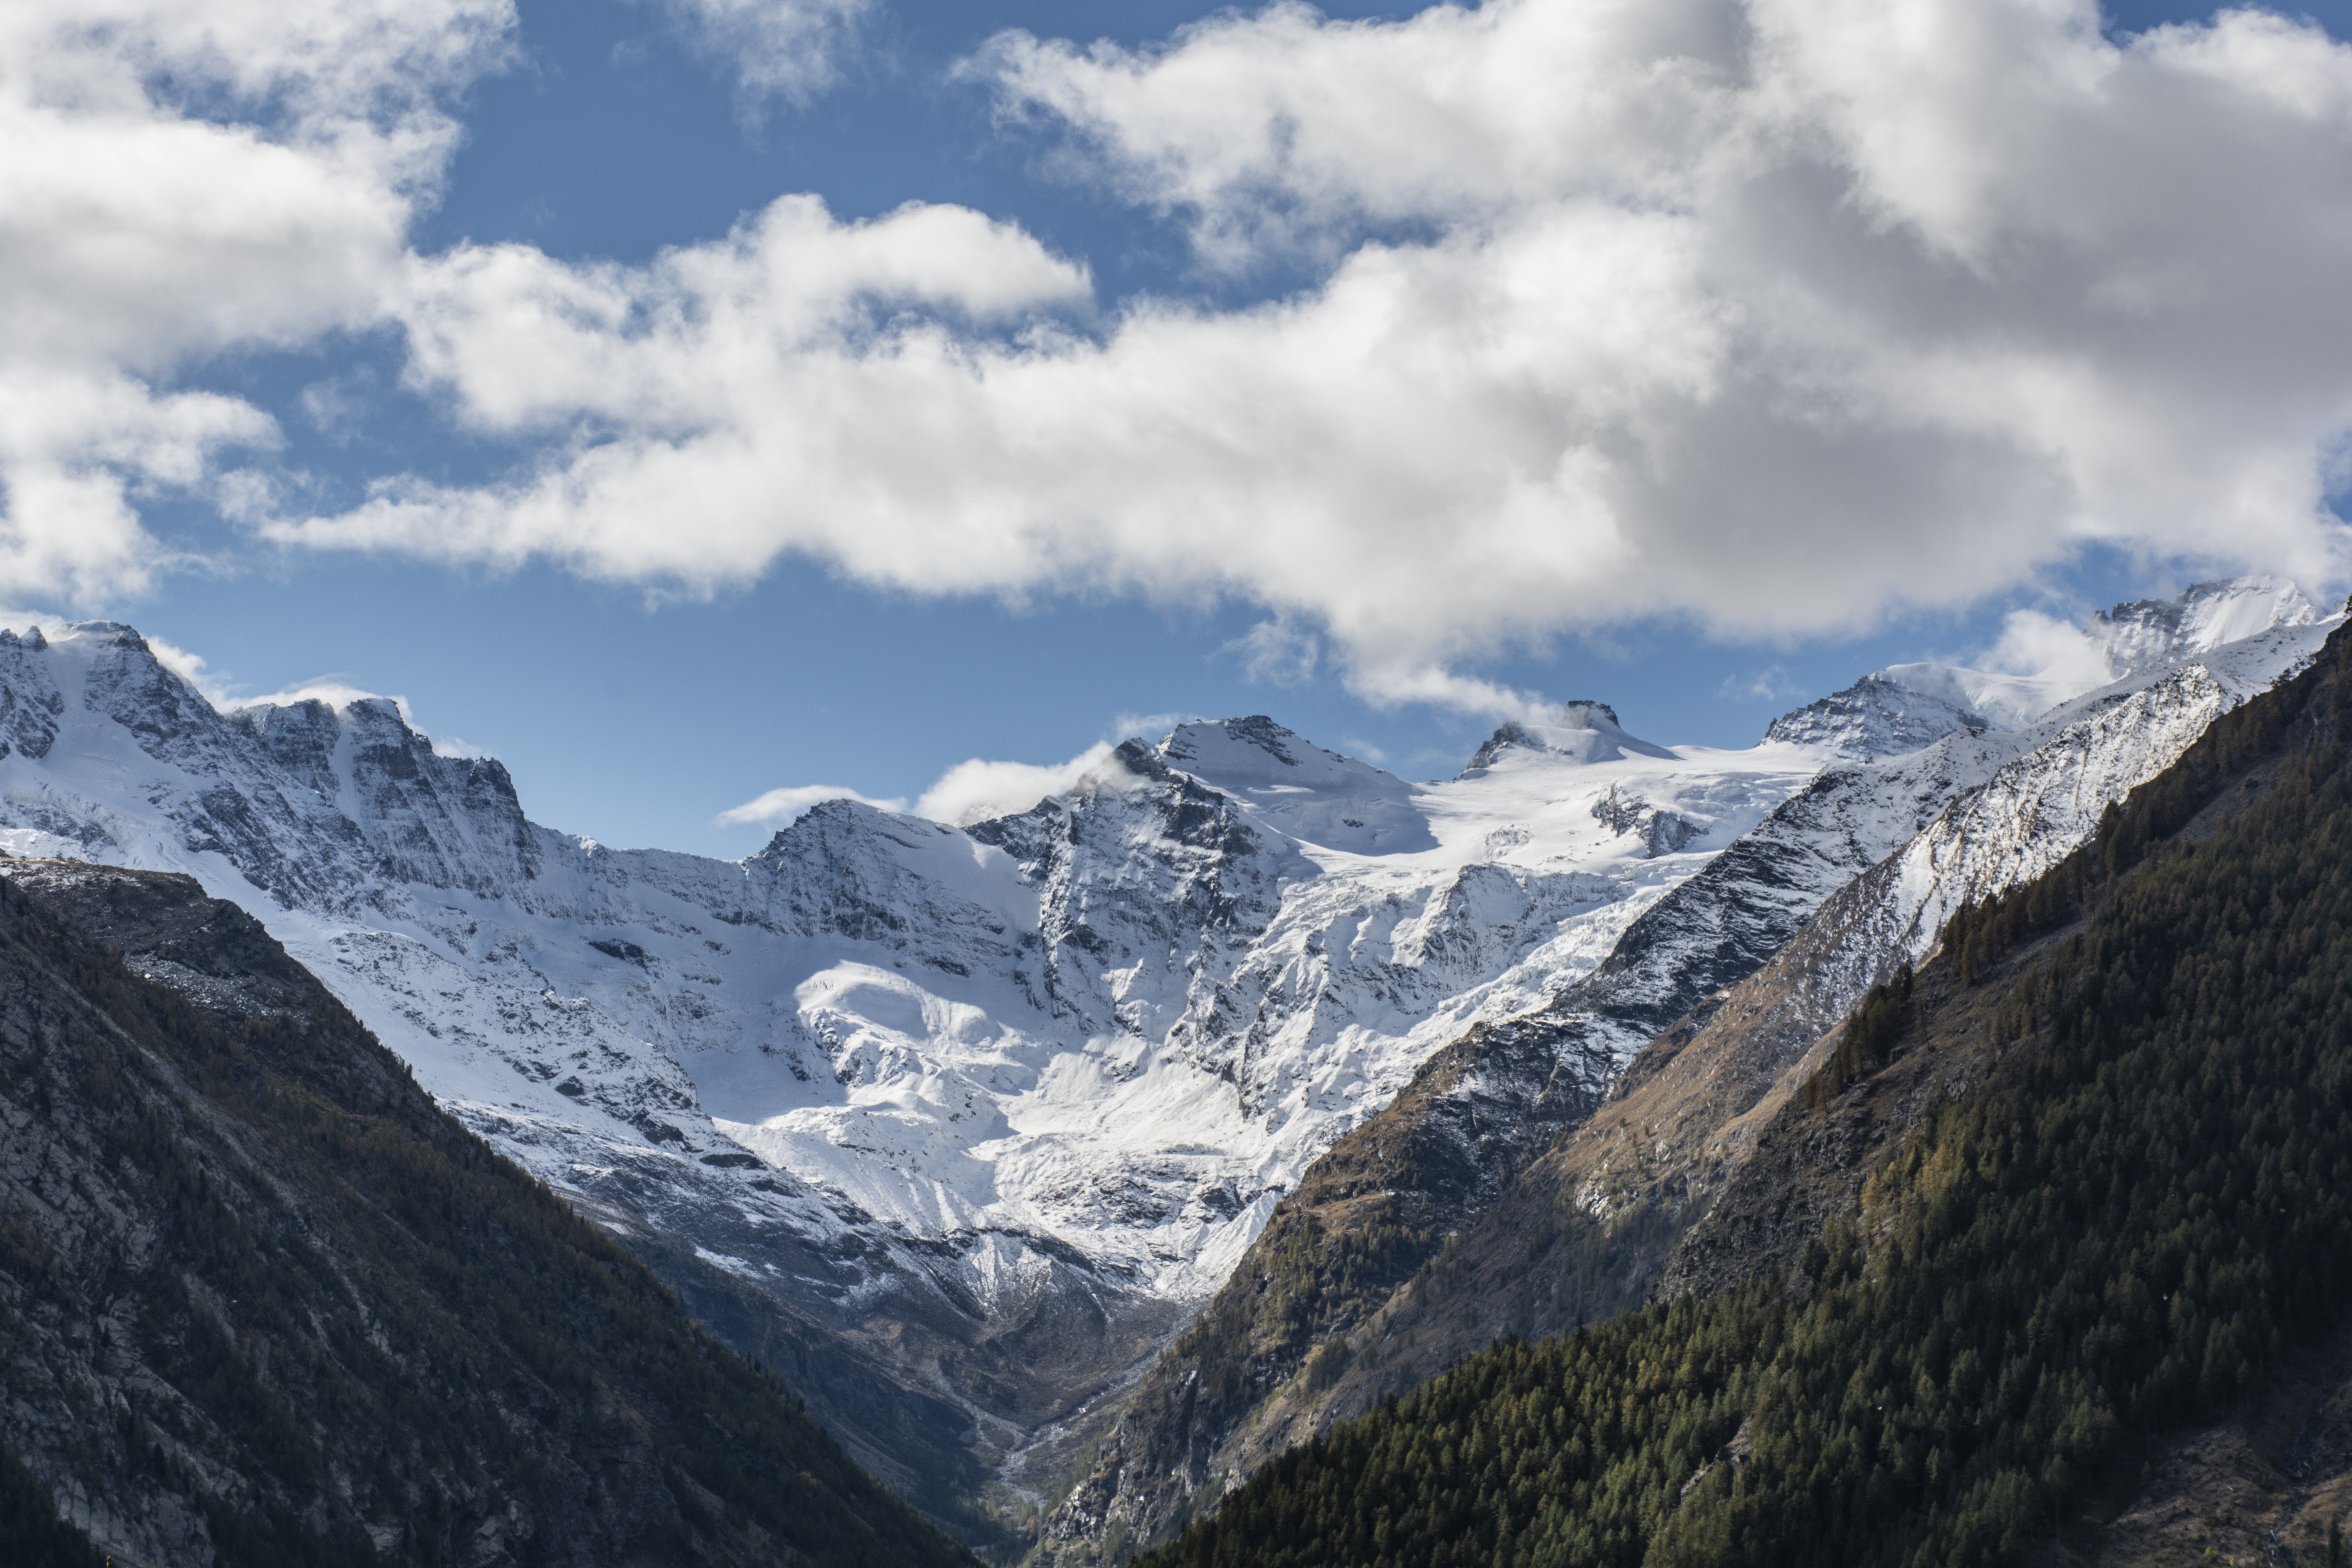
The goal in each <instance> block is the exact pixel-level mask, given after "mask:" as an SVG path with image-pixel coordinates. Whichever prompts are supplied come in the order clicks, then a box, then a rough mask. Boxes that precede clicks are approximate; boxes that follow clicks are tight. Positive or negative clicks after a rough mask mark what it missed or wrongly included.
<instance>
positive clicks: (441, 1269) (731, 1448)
mask: <svg viewBox="0 0 2352 1568" xmlns="http://www.w3.org/2000/svg"><path fill="white" fill-rule="evenodd" d="M5 871H6V873H7V874H6V875H5V876H0V1121H5V1128H6V1134H5V1166H0V1391H4V1392H5V1398H0V1446H5V1449H6V1450H7V1451H8V1453H9V1454H10V1455H11V1456H13V1459H12V1467H13V1466H14V1465H21V1467H22V1471H21V1472H20V1473H18V1474H17V1475H16V1477H15V1478H14V1479H7V1481H6V1484H7V1485H9V1486H10V1488H11V1495H12V1497H13V1496H16V1495H17V1494H19V1493H21V1492H22V1491H23V1486H22V1485H21V1484H19V1483H20V1482H22V1481H23V1480H24V1479H25V1477H26V1475H29V1477H30V1478H31V1483H30V1484H31V1485H32V1486H33V1487H34V1488H35V1489H37V1492H38V1493H39V1495H40V1497H41V1498H42V1500H44V1501H46V1502H47V1504H49V1505H50V1506H51V1508H52V1509H53V1510H54V1511H55V1512H57V1513H58V1514H60V1515H62V1517H63V1519H64V1520H65V1521H66V1522H67V1523H68V1524H69V1525H70V1526H71V1527H72V1528H73V1529H74V1530H75V1531H78V1532H79V1533H80V1534H82V1535H84V1536H86V1537H87V1538H88V1539H89V1541H90V1542H93V1543H94V1544H96V1545H97V1546H99V1547H100V1548H102V1549H103V1550H104V1551H106V1552H110V1553H111V1554H113V1555H114V1556H115V1557H116V1559H117V1560H118V1561H120V1562H123V1563H141V1564H147V1565H150V1568H164V1565H171V1568H180V1565H188V1568H197V1565H208V1564H212V1563H236V1564H240V1565H243V1564H278V1563H285V1564H300V1563H335V1564H348V1563H370V1562H384V1563H459V1562H462V1563H469V1564H482V1565H489V1564H499V1563H564V1564H578V1565H580V1568H589V1565H591V1564H594V1565H598V1568H603V1565H608V1564H624V1563H626V1564H635V1563H646V1564H652V1563H741V1564H753V1563H777V1564H782V1563H791V1564H796V1565H797V1564H814V1563H838V1564H843V1565H845V1568H846V1565H849V1564H860V1565H865V1564H871V1565H874V1568H882V1565H885V1564H908V1565H910V1568H911V1565H918V1564H922V1565H930V1564H936V1565H939V1568H949V1565H951V1564H954V1563H967V1562H970V1561H971V1559H970V1558H969V1557H968V1556H967V1555H966V1554H965V1553H964V1552H962V1551H961V1548H959V1547H957V1546H956V1545H954V1543H952V1542H950V1541H948V1540H947V1539H946V1538H945V1537H943V1536H941V1535H940V1534H939V1533H938V1532H937V1531H935V1530H934V1529H933V1528H932V1527H931V1526H930V1525H929V1524H928V1523H926V1522H925V1521H923V1520H922V1519H921V1518H920V1517H919V1515H917V1514H916V1513H915V1511H914V1510H912V1509H911V1508H909V1507H908V1505H907V1504H906V1503H904V1502H903V1501H901V1500H899V1499H898V1497H897V1496H895V1495H893V1494H892V1493H891V1492H889V1491H888V1490H887V1489H885V1488H884V1487H882V1486H881V1485H880V1484H879V1483H877V1481H875V1480H874V1479H872V1478H871V1477H869V1476H867V1475H866V1474H865V1473H863V1472H862V1471H860V1470H859V1469H858V1468H856V1466H855V1465H854V1464H852V1463H851V1462H850V1461H849V1460H848V1459H847V1458H845V1456H844V1454H843V1453H842V1451H841V1449H840V1448H839V1447H838V1446H837V1445H835V1443H834V1441H833V1440H832V1439H831V1438H830V1437H828V1436H826V1435H825V1434H824V1431H823V1430H822V1429H821V1428H820V1427H819V1426H817V1424H816V1422H815V1421H814V1419H813V1418H812V1417H811V1416H810V1415H808V1413H807V1412H806V1410H805V1409H804V1408H803V1405H802V1404H801V1402H800V1401H799V1400H798V1399H797V1398H795V1397H794V1396H793V1394H791V1393H790V1392H789V1391H788V1390H787V1389H786V1388H785V1387H784V1386H783V1384H782V1383H780V1382H779V1381H778V1380H777V1379H776V1378H775V1377H774V1376H773V1375H772V1374H771V1373H767V1372H765V1371H763V1370H761V1369H759V1368H756V1367H754V1366H753V1365H751V1363H746V1362H744V1361H742V1360H740V1359H739V1358H738V1357H737V1356H735V1355H734V1354H732V1353H731V1352H728V1351H726V1350H725V1349H723V1348H721V1347H720V1346H719V1343H718V1342H716V1341H714V1340H713V1339H711V1338H710V1336H709V1335H708V1334H706V1333H705V1332H703V1331H701V1330H700V1329H698V1328H697V1327H696V1326H695V1325H694V1324H692V1323H690V1322H688V1321H687V1320H686V1319H685V1318H684V1317H683V1316H682V1315H681V1314H680V1312H679V1311H678V1310H677V1305H676V1303H675V1300H673V1298H672V1297H671V1295H670V1293H669V1292H668V1290H667V1289H665V1288H664V1287H663V1286H661V1285H660V1284H659V1283H657V1282H656V1280H655V1279H654V1278H653V1276H652V1275H651V1274H650V1273H648V1272H647V1271H646V1268H644V1266H643V1265H641V1264H639V1263H638V1262H637V1261H636V1260H635V1259H634V1258H631V1257H630V1256H629V1255H628V1254H627V1253H626V1252H625V1251H624V1250H623V1249H622V1248H621V1247H619V1246H618V1245H616V1244H615V1243H614V1241H612V1240H611V1239H610V1238H608V1237H606V1236H604V1234H603V1233H602V1232H601V1231H599V1230H598V1229H597V1228H596V1227H595V1226H593V1225H591V1224H589V1223H588V1222H587V1221H585V1220H583V1219H582V1218H580V1217H579V1216H578V1215H574V1214H573V1213H572V1211H571V1210H570V1209H569V1208H567V1207H566V1206H565V1205H563V1204H562V1203H561V1202H560V1201H558V1200H557V1199H556V1198H555V1197H554V1196H553V1195H552V1194H550V1193H549V1192H548V1190H547V1189H546V1188H545V1187H544V1186H543V1185H542V1184H539V1183H537V1182H535V1181H534V1180H532V1179H531V1178H530V1176H528V1175H526V1174H525V1173H523V1172H522V1171H520V1170H519V1169H518V1168H516V1167H515V1166H513V1165H512V1164H510V1163H508V1162H506V1161H505V1160H502V1159H500V1158H499V1156H498V1155H496V1154H495V1153H493V1152H491V1151H490V1150H489V1148H488V1146H487V1145H485V1144H484V1143H483V1142H481V1141H480V1140H479V1139H478V1138H477V1137H475V1136H474V1135H473V1134H471V1133H469V1132H467V1131H465V1130H464V1129H463V1128H461V1127H460V1126H459V1125H458V1124H457V1122H456V1121H452V1120H451V1119H450V1118H449V1117H448V1116H446V1115H445V1114H444V1113H443V1112H441V1111H440V1110H437V1109H436V1107H435V1106H434V1104H433V1102H432V1100H430V1099H429V1098H428V1097H427V1096H426V1095H425V1092H424V1091H423V1090H422V1089H419V1088H418V1087H417V1086H416V1084H415V1081H414V1080H413V1079H411V1078H410V1076H409V1074H408V1072H407V1070H406V1069H405V1068H404V1067H403V1066H402V1065H401V1064H400V1063H399V1062H398V1061H397V1060H396V1059H395V1058H394V1057H393V1056H392V1055H391V1054H390V1053H389V1052H387V1051H385V1050H384V1049H383V1047H380V1046H379V1045H377V1044H376V1042H375V1041H374V1040H373V1038H372V1037H369V1036H368V1035H367V1033H366V1032H365V1031H364V1030H363V1029H362V1028H361V1027H360V1026H359V1025H358V1023H357V1022H356V1021H355V1020H354V1019H353V1018H352V1016H351V1015H350V1014H349V1013H348V1012H346V1011H345V1010H344V1009H343V1008H342V1007H341V1005H340V1004H338V1003H336V1002H335V1001H334V999H333V998H332V997H331V996H330V995H329V994H327V993H326V991H325V990H324V988H323V987H321V986H320V984H319V983H318V982H317V981H316V980H315V979H313V978H312V977H311V976H310V974H309V973H307V972H306V971H304V970H303V969H302V968H301V967H300V966H299V965H298V964H296V963H293V962H292V961H291V960H290V959H289V958H288V957H287V956H286V954H285V952H284V951H283V950H282V949H280V948H279V947H278V944H277V943H276V942H273V941H272V940H271V939H270V938H269V937H268V934H267V933H266V932H265V931H263V930H262V929H261V927H260V926H259V924H258V923H257V921H254V920H252V919H251V918H250V917H249V916H247V915H246V914H245V913H243V912H242V911H241V910H237V909H236V907H235V906H234V905H231V904H227V903H225V902H222V901H219V900H212V899H208V898H206V897H205V896H204V894H203V892H202V891H201V889H198V887H197V886H196V884H195V883H194V881H192V880H191V879H187V878H185V877H178V876H168V875H159V874H155V873H148V872H134V871H123V870H116V869H106V868H95V867H88V866H81V865H78V864H65V863H58V862H27V861H21V860H19V861H8V862H5ZM86 925H89V926H96V927H98V928H99V931H100V934H101V935H102V936H103V938H104V939H105V940H103V941H101V940H100V935H93V934H92V933H91V931H89V930H86V929H85V926H86ZM126 950H128V951H129V952H131V954H132V955H133V956H132V963H135V965H136V967H135V968H134V967H133V966H132V963H126V961H125V959H124V957H123V953H124V952H125V951H126ZM142 971H143V972H144V973H142ZM19 1500H21V1499H19ZM12 1506H13V1505H12Z"/></svg>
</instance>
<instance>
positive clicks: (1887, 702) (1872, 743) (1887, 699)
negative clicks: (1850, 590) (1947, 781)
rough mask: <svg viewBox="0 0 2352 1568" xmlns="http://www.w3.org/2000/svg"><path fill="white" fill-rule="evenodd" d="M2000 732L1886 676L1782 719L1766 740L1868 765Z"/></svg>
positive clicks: (1962, 707)
mask: <svg viewBox="0 0 2352 1568" xmlns="http://www.w3.org/2000/svg"><path fill="white" fill-rule="evenodd" d="M1998 728H2000V726H1999V725H1996V724H1995V723H1994V722H1993V721H1991V720H1990V719H1988V718H1986V717H1985V716H1984V715H1983V714H1981V713H1979V712H1978V711H1977V710H1975V709H1974V708H1972V707H1969V706H1968V705H1967V704H1966V703H1963V702H1954V701H1952V700H1949V699H1948V698H1946V697H1943V696H1941V695H1938V694H1936V693H1932V692H1919V691H1914V690H1912V689H1909V688H1908V687H1906V686H1903V685H1901V684H1900V683H1898V682H1897V681H1896V680H1895V679H1894V678H1893V677H1891V676H1889V675H1887V674H1886V673H1885V672H1884V671H1882V672H1880V673H1878V674H1875V675H1865V676H1864V677H1863V678H1862V679H1860V680H1857V681H1855V682H1854V683H1853V685H1852V686H1849V687H1847V688H1846V689H1844V690H1843V691H1838V692H1832V694H1831V695H1829V696H1827V697H1824V698H1822V699H1820V700H1818V701H1813V702H1809V703H1807V704H1805V706H1803V707H1802V708H1799V709H1797V710H1794V711H1792V712H1788V713H1783V714H1781V715H1780V717H1779V718H1778V719H1775V720H1773V721H1772V722H1771V723H1770V724H1769V725H1768V726H1766V728H1765V731H1764V738H1765V739H1766V740H1768V741H1782V742H1789V743H1790V744H1792V745H1803V746H1822V747H1824V748H1826V749H1828V750H1831V751H1833V752H1837V754H1838V755H1840V756H1842V757H1848V758H1851V759H1853V761H1855V762H1858V763H1863V762H1868V761H1870V760H1871V759H1872V758H1874V757H1889V756H1900V755H1902V754H1903V753H1905V752H1916V751H1918V750H1919V749H1920V748H1922V747H1924V746H1932V745H1934V744H1935V743H1936V742H1938V741H1940V740H1942V739H1943V738H1944V737H1945V736H1947V735H1952V734H1958V733H1959V732H1961V731H1984V730H1992V729H1998Z"/></svg>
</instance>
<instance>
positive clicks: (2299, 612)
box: [2083, 577, 2325, 680]
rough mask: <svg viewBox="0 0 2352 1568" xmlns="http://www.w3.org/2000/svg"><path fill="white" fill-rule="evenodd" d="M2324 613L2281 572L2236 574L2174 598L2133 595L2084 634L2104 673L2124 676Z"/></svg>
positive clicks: (2093, 621) (2311, 622) (2308, 622)
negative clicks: (2278, 574) (2275, 574)
mask: <svg viewBox="0 0 2352 1568" xmlns="http://www.w3.org/2000/svg"><path fill="white" fill-rule="evenodd" d="M2323 618H2325V616H2324V613H2323V612H2322V611H2321V610H2320V608H2319V606H2318V605H2315V604H2313V603H2312V602H2311V601H2310V600H2309V599H2308V598H2306V597H2305V595H2304V592H2303V590H2302V589H2300V588H2298V587H2296V586H2295V585H2294V584H2293V583H2290V582H2288V581H2287V580H2286V579H2285V578H2284V577H2234V578H2231V579H2228V580H2226V581H2223V582H2218V583H2199V584H2194V585H2193V586H2191V587H2190V588H2189V589H2188V590H2187V591H2186V592H2185V593H2183V594H2181V595H2180V596H2179V597H2178V598H2175V599H2136V600H2134V601H2133V602H2132V603H2130V604H2128V605H2116V607H2115V608H2114V609H2112V610H2103V611H2101V612H2099V613H2098V614H2097V615H2095V616H2092V617H2091V624H2090V625H2089V626H2087V627H2085V628H2084V634H2083V635H2084V639H2085V640H2086V641H2088V642H2089V643H2090V644H2091V645H2092V646H2093V647H2095V648H2096V649H2097V650H2098V651H2099V653H2100V655H2101V656H2102V657H2103V658H2105V661H2106V667H2107V675H2108V678H2109V679H2114V680H2122V679H2126V677H2129V676H2131V675H2134V674H2137V673H2139V672H2141V671H2144V670H2152V669H2156V668H2160V667H2161V666H2164V665H2167V664H2170V663H2172V662H2174V661H2175V660H2178V659H2181V658H2188V657H2189V656H2190V655H2193V654H2200V653H2205V652H2208V651H2210V650H2211V649H2213V648H2217V647H2222V646H2223V645H2225V644H2228V643H2236V642H2242V641H2244V640H2245V639H2246V638H2248V637H2255V636H2258V635H2260V634H2261V633H2263V632H2265V631H2268V630H2270V629H2271V628H2273V626H2286V627H2293V626H2316V625H2317V624H2319V622H2320V621H2321V620H2322V619H2323Z"/></svg>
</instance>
